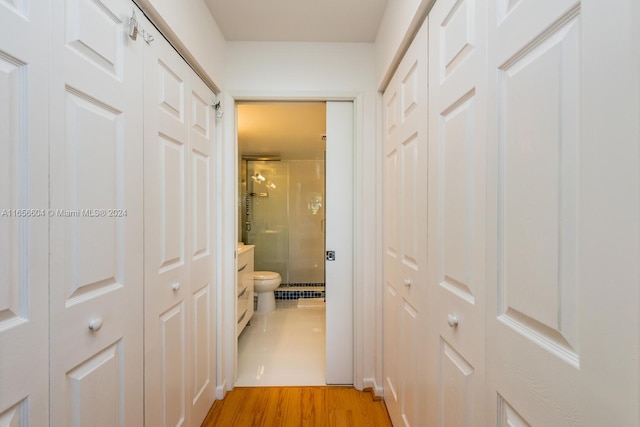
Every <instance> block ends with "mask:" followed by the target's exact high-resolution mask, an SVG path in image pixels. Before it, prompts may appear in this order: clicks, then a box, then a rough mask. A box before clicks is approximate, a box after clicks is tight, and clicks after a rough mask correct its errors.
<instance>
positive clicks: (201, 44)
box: [135, 0, 226, 88]
mask: <svg viewBox="0 0 640 427" xmlns="http://www.w3.org/2000/svg"><path fill="white" fill-rule="evenodd" d="M135 1H136V3H137V4H138V6H140V8H141V9H142V10H143V11H145V13H147V14H148V15H149V16H150V17H151V19H152V20H153V21H154V22H155V24H156V25H158V26H159V27H160V29H161V30H162V31H163V32H164V33H165V35H166V36H167V38H168V39H169V41H170V42H172V43H173V44H174V45H175V46H176V47H177V48H178V49H179V50H180V51H181V53H184V52H183V51H186V52H187V53H188V54H189V55H190V56H192V58H193V59H195V61H197V65H198V66H199V67H201V69H202V70H199V69H197V68H199V67H197V66H196V67H195V68H196V71H198V72H199V73H202V71H204V73H206V76H203V77H206V78H208V79H209V80H210V82H213V83H214V84H215V86H217V88H222V87H224V81H223V78H224V67H225V63H224V62H225V61H224V53H225V45H226V41H225V39H224V37H223V36H222V33H221V32H220V28H219V27H218V24H217V23H216V21H215V20H214V19H213V17H212V16H211V12H209V9H208V8H207V6H206V5H205V3H204V1H202V0H181V1H175V0H135ZM187 59H188V60H190V62H191V58H187ZM192 65H196V64H192Z"/></svg>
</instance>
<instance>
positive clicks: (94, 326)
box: [89, 317, 102, 332]
mask: <svg viewBox="0 0 640 427" xmlns="http://www.w3.org/2000/svg"><path fill="white" fill-rule="evenodd" d="M100 328H102V319H101V318H100V317H98V318H96V319H93V320H91V321H90V322H89V329H91V330H92V331H93V332H97V331H99V330H100Z"/></svg>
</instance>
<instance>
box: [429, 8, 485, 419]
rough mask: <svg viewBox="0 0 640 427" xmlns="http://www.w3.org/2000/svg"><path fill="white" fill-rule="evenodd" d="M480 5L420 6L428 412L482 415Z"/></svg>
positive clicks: (482, 13)
mask: <svg viewBox="0 0 640 427" xmlns="http://www.w3.org/2000/svg"><path fill="white" fill-rule="evenodd" d="M485 17H486V5H485V4H484V2H483V1H476V0H457V1H456V0H438V1H437V2H436V4H435V6H434V7H433V9H432V10H431V13H430V14H429V47H430V49H429V116H430V118H429V232H428V236H429V237H428V242H429V254H430V257H429V298H430V299H429V304H428V308H429V310H428V312H429V315H428V325H429V343H428V348H429V358H428V369H429V389H430V390H433V391H434V392H435V394H434V395H432V396H430V399H429V401H428V403H427V404H428V406H429V418H428V419H427V420H426V421H425V423H424V425H429V426H434V427H435V426H439V427H458V426H459V427H463V426H471V425H473V426H482V425H484V419H485V415H484V408H485V398H484V396H485V393H484V390H485V354H484V353H485V352H484V345H485V309H486V302H485V258H486V248H485V226H486V208H485V206H486V204H485V199H486V191H485V181H486V99H487V98H486V94H487V89H486V86H487V85H486V59H485V58H486V43H485V39H486V24H485V19H486V18H485Z"/></svg>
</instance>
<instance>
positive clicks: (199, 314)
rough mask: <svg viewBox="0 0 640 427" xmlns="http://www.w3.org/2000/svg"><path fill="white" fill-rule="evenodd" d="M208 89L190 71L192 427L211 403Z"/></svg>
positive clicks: (211, 130)
mask: <svg viewBox="0 0 640 427" xmlns="http://www.w3.org/2000/svg"><path fill="white" fill-rule="evenodd" d="M213 99H214V95H213V93H212V92H211V90H210V89H209V88H208V87H207V86H206V85H205V84H204V83H203V82H202V81H201V80H200V78H199V77H198V76H197V75H196V74H195V73H194V72H191V76H190V95H189V102H190V106H191V109H190V120H189V150H190V157H191V160H190V162H191V165H190V166H191V184H190V194H189V197H190V202H189V204H190V206H191V216H190V224H189V225H190V236H191V244H190V286H191V288H190V292H191V307H192V313H191V319H192V324H191V337H192V340H191V349H190V351H191V360H190V373H189V377H190V385H189V392H190V399H189V402H191V421H192V424H193V425H196V424H199V423H201V422H202V420H204V418H205V417H206V415H207V413H208V412H209V408H210V407H211V405H212V404H213V401H214V399H215V383H216V381H215V372H216V357H215V355H216V341H215V337H216V333H215V331H216V329H215V318H216V315H215V311H214V307H215V304H214V302H215V300H214V298H215V297H214V296H215V288H214V265H215V259H214V250H213V248H214V245H213V242H214V220H215V214H214V193H213V191H214V188H215V186H214V182H213V176H214V174H213V165H214V163H215V162H214V158H213V155H214V152H215V151H214V150H215V147H214V138H215V133H216V130H215V123H216V118H215V114H214V113H215V111H214V109H213V108H212V106H211V104H212V101H213Z"/></svg>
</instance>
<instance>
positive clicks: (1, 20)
mask: <svg viewBox="0 0 640 427" xmlns="http://www.w3.org/2000/svg"><path fill="white" fill-rule="evenodd" d="M29 3H30V2H27V1H11V2H0V360H1V363H0V388H1V392H0V425H6V426H27V425H33V426H36V425H38V426H44V425H47V423H48V408H49V400H48V391H49V384H48V380H47V379H48V377H49V351H48V349H49V326H48V324H49V309H48V306H49V281H48V268H49V262H48V253H49V233H48V223H49V218H48V212H47V208H48V207H49V195H48V185H47V183H48V179H49V164H48V162H49V146H48V132H49V127H48V125H49V120H48V112H49V105H48V102H47V98H48V97H47V93H48V90H49V86H48V79H49V71H48V61H49V54H48V52H49V50H48V46H47V43H44V42H43V41H44V40H47V39H48V37H49V7H48V4H47V5H43V4H38V5H30V4H29Z"/></svg>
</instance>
